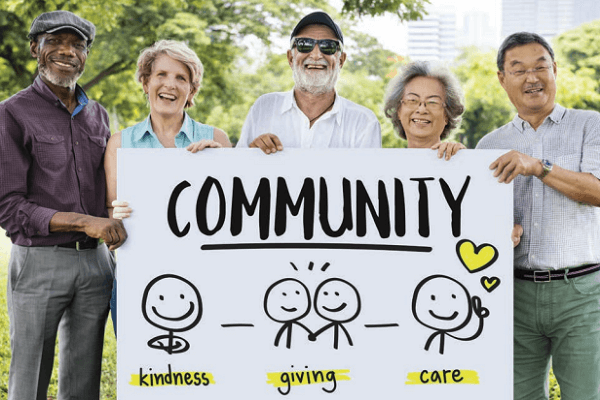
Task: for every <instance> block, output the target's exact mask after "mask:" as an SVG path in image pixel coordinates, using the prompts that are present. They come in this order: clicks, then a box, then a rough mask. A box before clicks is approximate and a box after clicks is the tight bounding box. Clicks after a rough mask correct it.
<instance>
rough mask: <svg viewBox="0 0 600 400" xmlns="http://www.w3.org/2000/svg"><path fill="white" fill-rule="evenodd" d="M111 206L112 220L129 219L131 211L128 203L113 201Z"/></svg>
mask: <svg viewBox="0 0 600 400" xmlns="http://www.w3.org/2000/svg"><path fill="white" fill-rule="evenodd" d="M112 206H113V214H112V217H113V218H114V219H125V218H129V216H130V215H131V212H132V211H133V210H132V209H131V207H129V203H128V202H126V201H119V200H114V201H113V202H112Z"/></svg>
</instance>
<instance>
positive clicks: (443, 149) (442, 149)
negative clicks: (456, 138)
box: [431, 142, 467, 161]
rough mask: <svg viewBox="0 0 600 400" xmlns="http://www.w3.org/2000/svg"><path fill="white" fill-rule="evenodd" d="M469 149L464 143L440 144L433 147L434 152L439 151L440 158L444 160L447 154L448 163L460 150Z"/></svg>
mask: <svg viewBox="0 0 600 400" xmlns="http://www.w3.org/2000/svg"><path fill="white" fill-rule="evenodd" d="M466 148H467V147H466V146H465V145H464V144H462V143H457V142H440V143H436V144H434V145H433V146H431V149H432V150H437V151H438V153H437V156H438V158H442V157H443V156H444V153H446V161H448V160H450V158H452V156H453V155H455V154H456V153H458V151H459V150H462V149H466Z"/></svg>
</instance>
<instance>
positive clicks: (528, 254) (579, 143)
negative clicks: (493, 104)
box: [477, 104, 600, 270]
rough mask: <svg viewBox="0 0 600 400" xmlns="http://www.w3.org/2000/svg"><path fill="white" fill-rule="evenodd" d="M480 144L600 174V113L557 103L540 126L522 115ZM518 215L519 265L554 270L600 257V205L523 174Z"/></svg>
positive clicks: (517, 181) (517, 194) (516, 193)
mask: <svg viewBox="0 0 600 400" xmlns="http://www.w3.org/2000/svg"><path fill="white" fill-rule="evenodd" d="M477 148H478V149H507V150H509V149H510V150H517V151H519V152H521V153H524V154H527V155H529V156H531V157H535V158H538V159H546V160H549V161H550V162H552V163H553V164H556V165H558V166H560V167H562V168H564V169H568V170H571V171H575V172H587V173H590V174H592V175H594V176H595V177H596V178H599V179H600V114H598V113H597V112H595V111H583V110H573V109H566V108H564V107H562V106H560V105H558V104H556V105H555V106H554V110H553V111H552V113H551V114H550V115H549V116H548V117H546V119H545V120H544V122H543V123H542V125H540V126H539V127H538V129H537V131H536V130H534V129H533V128H532V127H531V125H529V123H528V122H527V121H524V120H523V119H521V118H520V117H519V116H518V115H517V116H515V118H514V119H513V120H512V121H511V122H509V123H508V124H506V125H504V126H502V127H500V128H498V129H496V130H495V131H493V132H491V133H488V134H487V135H485V136H484V137H483V138H482V139H481V140H480V141H479V143H478V144H477ZM550 173H552V172H550ZM514 215H515V219H514V222H515V223H517V224H520V225H522V226H523V236H522V237H521V243H520V244H519V245H518V246H517V247H516V248H515V250H514V258H515V262H514V266H515V268H520V269H549V270H552V269H561V268H569V267H577V266H580V265H586V264H597V263H599V262H600V208H598V207H594V206H592V205H589V204H582V203H578V202H576V201H573V200H571V199H569V198H568V197H567V196H565V195H564V194H562V193H560V192H559V191H557V190H554V189H552V188H550V187H548V186H546V185H545V184H544V183H543V182H542V181H540V180H539V179H537V178H536V177H534V176H522V175H519V176H518V177H517V178H515V180H514Z"/></svg>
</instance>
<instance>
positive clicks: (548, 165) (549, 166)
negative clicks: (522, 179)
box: [542, 160, 553, 171]
mask: <svg viewBox="0 0 600 400" xmlns="http://www.w3.org/2000/svg"><path fill="white" fill-rule="evenodd" d="M552 165H553V164H552V163H551V162H550V161H548V160H542V166H543V167H544V170H546V171H550V170H551V169H552Z"/></svg>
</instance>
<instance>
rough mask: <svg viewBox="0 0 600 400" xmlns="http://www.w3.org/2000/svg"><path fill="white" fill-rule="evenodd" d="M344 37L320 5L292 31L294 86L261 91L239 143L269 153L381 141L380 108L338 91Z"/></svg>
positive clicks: (290, 56)
mask: <svg viewBox="0 0 600 400" xmlns="http://www.w3.org/2000/svg"><path fill="white" fill-rule="evenodd" d="M343 46H344V37H343V35H342V31H341V30H340V27H339V26H338V25H337V24H336V23H335V22H333V20H332V19H331V17H330V16H329V15H327V14H326V13H324V12H321V11H318V12H314V13H312V14H309V15H307V16H305V17H304V18H302V20H300V22H299V23H298V25H296V27H295V28H294V31H293V32H292V35H291V46H290V47H291V48H290V50H288V51H287V57H288V62H289V64H290V67H291V68H292V72H293V76H294V82H295V85H294V88H293V90H291V91H289V92H285V93H269V94H266V95H263V96H261V97H260V98H259V99H258V100H257V101H256V103H254V105H253V106H252V108H251V109H250V112H249V113H248V116H247V117H246V121H245V122H244V126H243V128H242V134H241V136H240V140H239V141H238V145H237V147H257V148H260V149H261V150H262V151H263V152H265V153H266V154H272V153H275V152H277V151H280V150H283V147H284V146H285V147H299V148H312V147H317V148H327V147H346V148H348V147H381V127H380V126H379V121H378V120H377V117H375V114H373V112H372V111H370V110H369V109H367V108H365V107H362V106H359V105H358V104H355V103H353V102H351V101H349V100H347V99H344V98H343V97H341V96H339V95H337V93H336V91H335V84H336V82H337V79H338V76H339V72H340V69H341V68H342V66H343V65H344V62H345V61H346V53H344V49H343Z"/></svg>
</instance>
